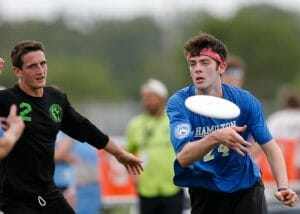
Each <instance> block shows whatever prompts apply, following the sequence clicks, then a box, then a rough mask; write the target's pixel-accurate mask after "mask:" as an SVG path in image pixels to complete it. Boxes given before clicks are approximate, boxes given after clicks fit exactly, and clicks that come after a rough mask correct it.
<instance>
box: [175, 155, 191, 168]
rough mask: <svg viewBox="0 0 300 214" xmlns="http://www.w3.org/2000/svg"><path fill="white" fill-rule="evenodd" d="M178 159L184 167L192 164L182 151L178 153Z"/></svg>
mask: <svg viewBox="0 0 300 214" xmlns="http://www.w3.org/2000/svg"><path fill="white" fill-rule="evenodd" d="M176 159H177V161H178V163H179V165H180V166H181V167H182V168H186V167H188V165H189V164H190V163H189V162H188V161H187V159H186V158H184V155H183V154H182V153H178V154H177V156H176Z"/></svg>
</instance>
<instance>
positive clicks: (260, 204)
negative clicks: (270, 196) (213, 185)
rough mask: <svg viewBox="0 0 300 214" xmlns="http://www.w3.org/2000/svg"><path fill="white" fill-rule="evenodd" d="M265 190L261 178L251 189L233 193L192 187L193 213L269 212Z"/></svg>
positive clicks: (190, 192)
mask: <svg viewBox="0 0 300 214" xmlns="http://www.w3.org/2000/svg"><path fill="white" fill-rule="evenodd" d="M264 190H265V187H264V184H263V182H262V181H261V180H259V181H258V182H257V183H256V184H254V185H253V186H252V187H251V188H249V189H245V190H241V191H237V192H233V193H220V192H214V191H210V190H207V189H203V188H190V189H189V194H190V199H191V207H192V211H191V214H212V213H213V214H229V213H230V214H254V213H255V214H267V213H268V210H267V202H266V198H265V194H264Z"/></svg>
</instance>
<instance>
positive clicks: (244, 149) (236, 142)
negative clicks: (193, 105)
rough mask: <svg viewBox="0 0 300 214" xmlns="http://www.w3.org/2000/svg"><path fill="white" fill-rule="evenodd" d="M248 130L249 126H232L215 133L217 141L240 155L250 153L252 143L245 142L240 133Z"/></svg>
mask: <svg viewBox="0 0 300 214" xmlns="http://www.w3.org/2000/svg"><path fill="white" fill-rule="evenodd" d="M246 129H247V126H246V125H245V126H231V127H226V128H222V129H218V130H216V131H215V133H214V135H215V137H216V138H217V141H219V142H220V143H222V144H223V145H225V146H227V147H228V148H230V149H232V150H235V151H236V152H237V153H239V154H240V155H245V154H246V153H249V151H250V150H249V147H251V143H249V142H247V141H246V140H244V138H243V137H242V136H241V135H240V134H239V133H238V132H243V131H245V130H246Z"/></svg>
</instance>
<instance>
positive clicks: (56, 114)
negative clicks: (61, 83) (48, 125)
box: [49, 104, 62, 123]
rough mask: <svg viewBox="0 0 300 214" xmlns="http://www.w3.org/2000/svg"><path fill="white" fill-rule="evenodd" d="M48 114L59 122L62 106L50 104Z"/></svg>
mask: <svg viewBox="0 0 300 214" xmlns="http://www.w3.org/2000/svg"><path fill="white" fill-rule="evenodd" d="M49 115H50V117H51V119H52V120H53V121H54V122H56V123H59V122H60V121H61V120H62V108H61V106H60V105H58V104H52V105H51V106H50V108H49Z"/></svg>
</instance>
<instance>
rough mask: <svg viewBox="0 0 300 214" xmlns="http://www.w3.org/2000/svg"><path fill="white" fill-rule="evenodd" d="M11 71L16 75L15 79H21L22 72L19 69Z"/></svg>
mask: <svg viewBox="0 0 300 214" xmlns="http://www.w3.org/2000/svg"><path fill="white" fill-rule="evenodd" d="M13 71H14V74H15V75H16V77H17V78H21V77H22V70H21V69H20V68H17V67H13Z"/></svg>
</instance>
